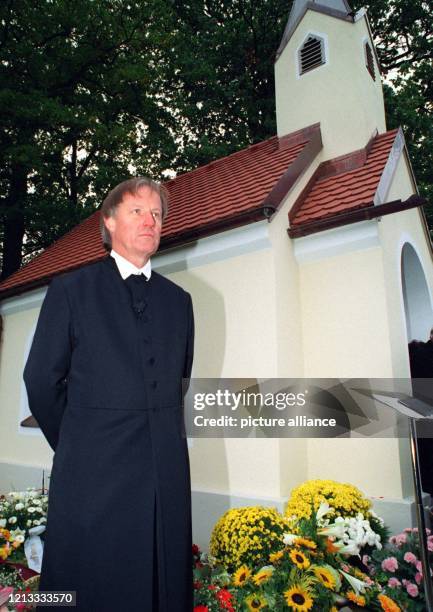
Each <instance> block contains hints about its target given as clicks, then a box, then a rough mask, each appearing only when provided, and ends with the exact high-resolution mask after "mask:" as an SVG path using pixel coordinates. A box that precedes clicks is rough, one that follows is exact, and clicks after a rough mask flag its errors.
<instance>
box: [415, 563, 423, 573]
mask: <svg viewBox="0 0 433 612" xmlns="http://www.w3.org/2000/svg"><path fill="white" fill-rule="evenodd" d="M415 567H416V569H417V570H418V571H419V572H422V563H421V561H417V562H416V563H415Z"/></svg>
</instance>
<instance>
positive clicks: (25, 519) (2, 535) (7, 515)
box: [0, 488, 48, 562]
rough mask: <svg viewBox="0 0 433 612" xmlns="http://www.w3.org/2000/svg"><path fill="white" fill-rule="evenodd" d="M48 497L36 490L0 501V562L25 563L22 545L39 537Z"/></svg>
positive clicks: (43, 523) (9, 495)
mask: <svg viewBox="0 0 433 612" xmlns="http://www.w3.org/2000/svg"><path fill="white" fill-rule="evenodd" d="M47 506H48V496H47V495H43V494H42V493H41V492H40V491H37V490H36V489H32V488H29V489H27V490H26V491H23V492H15V491H14V492H11V493H8V494H7V495H3V496H1V497H0V530H1V531H0V559H1V560H3V561H4V560H6V559H7V560H8V561H14V562H23V561H25V558H26V557H25V554H24V551H23V546H22V545H23V544H24V542H25V540H26V539H27V538H29V537H31V536H32V535H34V536H35V535H39V534H40V533H42V532H43V531H44V529H45V523H46V521H47Z"/></svg>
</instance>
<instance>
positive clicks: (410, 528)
mask: <svg viewBox="0 0 433 612" xmlns="http://www.w3.org/2000/svg"><path fill="white" fill-rule="evenodd" d="M403 531H404V533H412V527H406V529H403Z"/></svg>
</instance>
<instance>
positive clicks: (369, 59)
mask: <svg viewBox="0 0 433 612" xmlns="http://www.w3.org/2000/svg"><path fill="white" fill-rule="evenodd" d="M364 46H365V66H366V68H367V70H368V72H369V73H370V74H371V78H372V79H373V81H375V80H376V73H375V71H374V57H373V51H372V48H371V47H370V44H369V43H368V42H366V43H365V45H364Z"/></svg>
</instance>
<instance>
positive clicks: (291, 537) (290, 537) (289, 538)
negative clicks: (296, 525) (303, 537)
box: [283, 533, 299, 546]
mask: <svg viewBox="0 0 433 612" xmlns="http://www.w3.org/2000/svg"><path fill="white" fill-rule="evenodd" d="M298 538H299V536H297V535H295V534H294V533H285V534H284V538H283V542H284V544H285V545H286V546H292V544H294V543H295V541H296V540H297V539H298Z"/></svg>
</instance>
